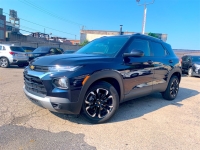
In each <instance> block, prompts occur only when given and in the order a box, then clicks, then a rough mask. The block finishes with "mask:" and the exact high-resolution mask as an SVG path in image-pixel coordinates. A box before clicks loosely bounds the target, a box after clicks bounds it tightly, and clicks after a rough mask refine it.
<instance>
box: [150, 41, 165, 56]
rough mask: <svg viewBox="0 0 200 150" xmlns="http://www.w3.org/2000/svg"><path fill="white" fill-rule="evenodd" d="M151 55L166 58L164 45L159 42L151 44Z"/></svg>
mask: <svg viewBox="0 0 200 150" xmlns="http://www.w3.org/2000/svg"><path fill="white" fill-rule="evenodd" d="M151 53H152V55H153V56H159V57H161V56H166V55H167V52H166V50H165V49H164V47H163V46H162V44H160V43H157V42H151Z"/></svg>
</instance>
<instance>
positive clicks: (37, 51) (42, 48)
mask: <svg viewBox="0 0 200 150" xmlns="http://www.w3.org/2000/svg"><path fill="white" fill-rule="evenodd" d="M49 49H50V48H49V47H38V48H36V49H35V50H34V51H33V52H34V53H46V52H49Z"/></svg>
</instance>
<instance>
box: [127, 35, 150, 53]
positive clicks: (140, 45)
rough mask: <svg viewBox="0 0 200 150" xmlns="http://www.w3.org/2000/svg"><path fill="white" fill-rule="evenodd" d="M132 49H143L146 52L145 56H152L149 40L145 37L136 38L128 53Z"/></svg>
mask: <svg viewBox="0 0 200 150" xmlns="http://www.w3.org/2000/svg"><path fill="white" fill-rule="evenodd" d="M132 50H141V51H143V52H144V56H151V54H150V48H149V41H147V40H143V39H134V40H133V41H132V42H131V44H130V45H129V47H128V53H130V52H131V51H132Z"/></svg>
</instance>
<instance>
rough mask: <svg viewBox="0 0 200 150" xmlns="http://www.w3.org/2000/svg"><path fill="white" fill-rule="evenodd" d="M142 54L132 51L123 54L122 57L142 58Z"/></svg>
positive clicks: (138, 51)
mask: <svg viewBox="0 0 200 150" xmlns="http://www.w3.org/2000/svg"><path fill="white" fill-rule="evenodd" d="M142 56H144V52H143V51H141V50H132V51H131V52H130V53H124V54H123V57H142Z"/></svg>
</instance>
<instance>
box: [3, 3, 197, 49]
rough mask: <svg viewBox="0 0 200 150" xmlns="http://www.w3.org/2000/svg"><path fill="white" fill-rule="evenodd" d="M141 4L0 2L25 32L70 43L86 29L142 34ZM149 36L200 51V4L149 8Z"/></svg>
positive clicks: (180, 47)
mask: <svg viewBox="0 0 200 150" xmlns="http://www.w3.org/2000/svg"><path fill="white" fill-rule="evenodd" d="M151 1H153V0H140V3H141V4H143V3H145V2H151ZM137 4H138V3H137V2H136V0H0V8H3V12H5V13H7V14H9V10H10V9H14V10H16V11H17V14H18V17H19V18H21V20H20V28H21V29H23V30H26V31H30V32H45V33H47V34H49V33H52V35H53V36H59V37H66V38H68V39H75V38H76V39H79V38H80V30H81V29H82V28H83V27H84V29H87V30H108V31H119V28H120V26H119V25H123V31H130V32H138V33H139V32H142V21H143V13H144V7H143V6H138V5H137ZM7 14H4V15H6V17H7V21H8V19H9V16H8V15H7ZM22 19H23V20H22ZM25 20H26V21H25ZM28 21H29V22H28ZM36 24H37V25H36ZM38 24H39V25H40V26H39V25H38ZM145 32H147V33H148V32H152V33H164V34H167V35H168V38H167V43H169V44H171V46H172V48H173V49H191V50H200V0H155V2H154V3H153V4H151V5H148V6H147V17H146V28H145ZM23 33H26V34H28V32H23Z"/></svg>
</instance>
